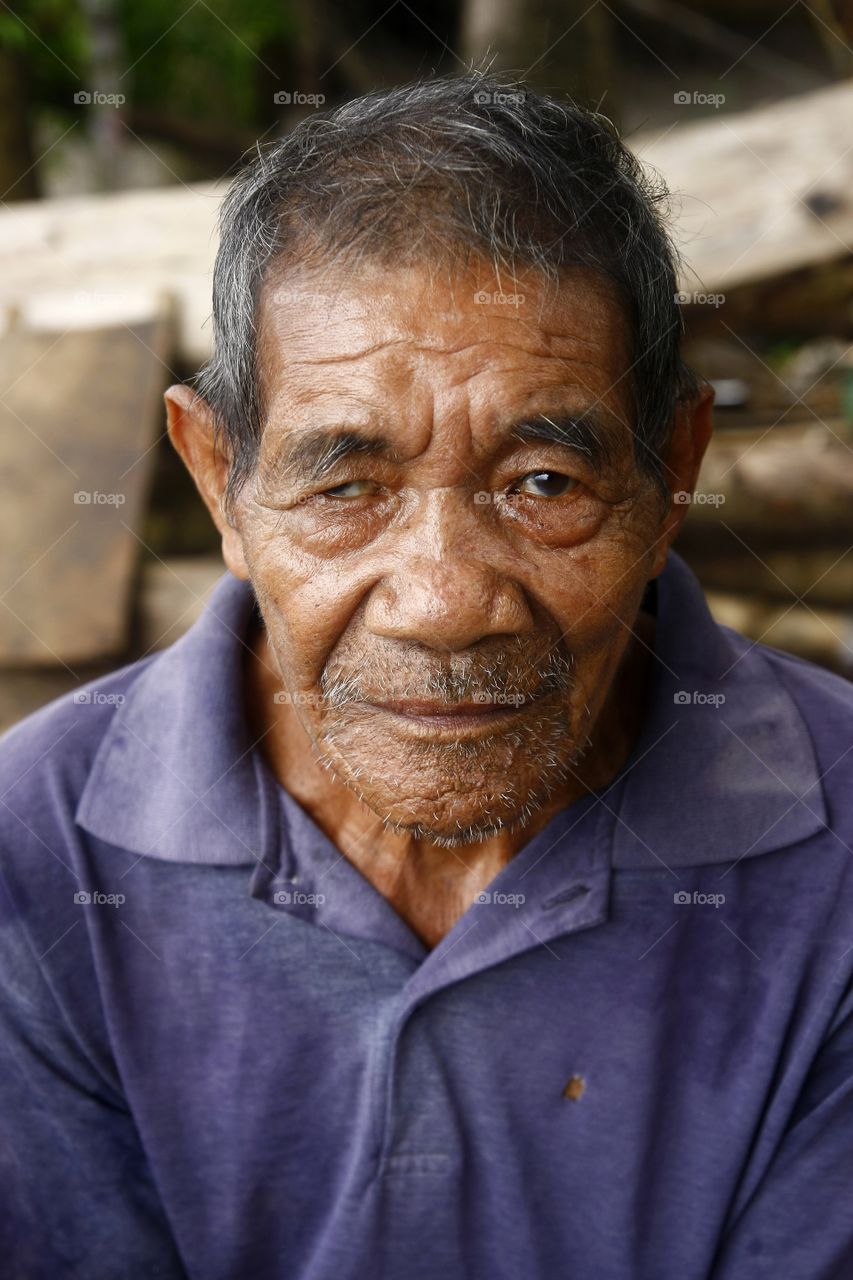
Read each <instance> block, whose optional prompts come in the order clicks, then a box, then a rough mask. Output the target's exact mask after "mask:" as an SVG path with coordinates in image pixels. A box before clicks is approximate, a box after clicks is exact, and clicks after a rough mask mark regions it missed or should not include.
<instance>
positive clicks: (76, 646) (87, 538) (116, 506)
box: [0, 295, 170, 669]
mask: <svg viewBox="0 0 853 1280" xmlns="http://www.w3.org/2000/svg"><path fill="white" fill-rule="evenodd" d="M124 315H125V321H124V323H115V322H113V323H112V325H111V326H110V327H103V328H80V329H67V328H66V329H60V330H59V331H58V332H57V331H55V330H53V329H50V330H47V331H44V330H34V329H24V328H18V329H13V330H11V331H10V332H7V333H6V334H5V335H4V337H3V339H2V341H0V469H2V473H3V475H4V479H5V486H4V487H5V492H4V499H3V503H2V505H0V545H2V546H3V549H4V558H3V576H2V585H0V662H2V663H4V664H6V665H12V666H19V665H25V664H32V665H47V666H53V665H64V666H66V667H67V668H68V669H72V668H73V667H74V666H75V665H76V664H79V663H86V662H90V661H95V660H97V659H99V658H102V657H105V656H108V655H120V654H122V653H124V651H125V649H126V647H127V642H128V620H129V601H130V591H131V585H132V578H133V574H134V570H135V567H136V564H137V562H138V559H139V554H140V551H141V549H142V544H141V542H140V540H139V536H138V535H139V531H140V529H141V525H142V518H143V513H144V508H145V504H146V500H147V490H148V482H149V477H150V475H151V471H152V467H153V462H154V457H155V445H156V442H157V440H158V437H159V436H160V435H161V433H162V430H163V425H164V413H163V404H162V398H161V397H162V391H163V388H164V386H165V385H166V384H167V382H168V379H169V376H170V375H169V370H168V368H167V366H166V364H165V363H164V361H165V360H166V357H167V354H168V348H169V345H170V342H169V332H170V318H169V312H168V308H167V306H166V305H165V303H164V300H163V299H162V298H161V297H159V296H156V295H149V297H148V299H147V302H146V304H145V305H144V306H143V300H142V299H139V298H137V299H136V300H135V302H134V305H133V307H130V306H128V308H126V309H125V312H124Z"/></svg>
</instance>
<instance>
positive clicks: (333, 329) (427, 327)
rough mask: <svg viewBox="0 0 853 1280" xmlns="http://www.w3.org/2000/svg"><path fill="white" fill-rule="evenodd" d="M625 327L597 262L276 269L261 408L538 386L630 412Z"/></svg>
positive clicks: (261, 370) (261, 328)
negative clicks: (539, 269) (554, 267)
mask: <svg viewBox="0 0 853 1280" xmlns="http://www.w3.org/2000/svg"><path fill="white" fill-rule="evenodd" d="M629 352H630V334H629V327H628V324H627V320H626V316H625V313H624V309H623V307H622V306H621V304H620V302H619V300H618V298H617V296H616V293H615V290H614V289H613V288H612V287H610V286H609V285H608V283H607V282H605V281H604V280H603V279H602V278H601V277H599V276H597V275H595V274H593V273H592V272H588V271H584V270H581V269H577V270H575V271H572V272H565V273H564V274H563V276H562V277H561V280H560V281H559V282H557V283H555V282H552V281H549V280H546V279H544V278H543V277H541V276H540V275H538V273H535V272H532V271H531V272H527V273H524V272H521V273H519V274H517V275H515V276H508V275H506V274H502V273H500V272H498V271H497V270H496V269H495V268H494V267H493V266H492V265H491V264H489V263H486V262H484V261H479V260H475V261H474V262H473V263H470V264H469V265H468V266H466V268H465V269H464V270H457V271H454V272H448V271H444V270H435V269H430V268H429V267H428V266H417V267H416V266H406V267H400V268H399V269H396V270H394V269H388V268H387V267H385V266H380V265H378V264H374V263H370V262H365V263H362V264H360V265H359V268H358V270H357V271H353V270H345V269H343V268H340V269H333V268H326V269H324V270H322V271H320V270H316V269H314V270H311V271H307V270H306V271H299V272H294V271H293V270H288V271H287V272H286V273H285V272H276V271H273V272H271V273H270V276H269V277H268V280H267V282H266V284H265V286H264V289H263V292H262V295H261V299H260V302H259V307H258V323H257V359H258V374H259V381H260V385H261V397H262V404H263V405H264V408H265V415H266V416H267V417H268V418H269V417H274V416H278V411H279V410H282V409H284V408H285V407H286V411H287V415H288V416H290V417H293V416H294V415H296V416H301V415H302V414H303V413H304V415H305V417H306V419H307V418H308V417H310V412H311V409H312V406H313V407H316V408H319V406H320V402H325V403H324V405H323V407H324V408H325V409H326V410H328V409H329V407H330V404H329V402H330V401H334V400H335V398H336V397H337V398H340V399H342V400H347V399H350V400H358V401H360V402H364V403H366V404H368V405H370V404H375V405H376V407H377V408H382V409H384V410H387V409H388V408H389V406H391V405H393V403H394V402H395V401H398V400H399V401H410V400H411V398H412V397H413V396H416V395H417V394H419V393H420V394H422V395H428V396H430V397H431V398H432V400H433V401H434V402H439V403H440V402H441V401H442V400H445V399H446V400H447V401H448V402H451V401H454V400H455V401H459V400H460V398H464V397H466V396H468V397H470V398H472V399H473V400H474V401H475V402H476V401H482V400H483V399H484V398H485V399H486V400H488V398H489V397H493V398H494V397H497V398H499V399H501V400H503V399H506V400H507V401H512V400H513V399H514V398H515V399H517V398H524V397H529V396H530V395H531V394H532V393H536V392H537V391H539V392H541V393H542V394H543V395H546V394H547V393H548V392H549V391H550V392H552V393H553V395H554V396H556V397H558V398H559V397H560V396H561V395H563V394H564V393H565V394H568V395H570V396H571V397H574V399H575V400H576V401H577V404H576V407H577V408H578V409H581V408H583V402H584V401H588V402H593V401H594V402H595V403H596V405H597V407H598V408H599V409H600V411H601V412H602V413H604V414H611V415H613V417H614V418H615V419H616V420H617V421H620V422H624V421H627V420H628V419H629V417H630V414H631V386H630V377H629V376H628V374H629V365H630V355H629Z"/></svg>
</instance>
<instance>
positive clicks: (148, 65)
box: [119, 0, 298, 126]
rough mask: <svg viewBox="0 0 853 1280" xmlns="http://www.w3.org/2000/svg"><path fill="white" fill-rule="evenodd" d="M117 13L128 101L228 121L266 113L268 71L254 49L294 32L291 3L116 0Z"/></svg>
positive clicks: (291, 37)
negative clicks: (180, 3) (178, 5)
mask: <svg viewBox="0 0 853 1280" xmlns="http://www.w3.org/2000/svg"><path fill="white" fill-rule="evenodd" d="M119 15H120V22H121V29H122V35H123V38H124V47H125V58H126V61H127V65H128V66H130V67H132V68H133V69H132V71H131V72H130V76H129V77H128V79H129V80H131V81H132V87H131V93H132V98H133V102H134V103H135V105H136V106H138V107H140V108H143V107H144V108H146V109H148V110H152V111H157V112H160V113H163V114H168V115H177V116H184V117H189V118H191V119H195V120H204V121H207V122H211V121H214V122H215V121H218V120H221V121H223V122H226V123H228V124H230V125H232V126H233V125H246V126H251V125H253V124H255V123H256V122H257V120H258V119H259V118H261V119H262V118H263V116H264V114H265V113H266V112H267V111H268V103H269V100H270V98H269V97H267V98H266V99H264V98H262V97H261V94H260V92H259V86H260V85H265V86H266V89H267V90H268V91H269V95H270V96H271V94H272V92H273V89H274V87H275V85H274V82H275V75H274V71H273V69H272V68H269V69H267V68H266V67H265V65H264V62H263V61H262V50H264V49H265V48H266V47H267V46H269V45H270V44H272V43H274V42H282V41H285V42H286V41H293V40H295V37H296V35H297V30H298V28H297V23H296V18H295V13H294V10H293V8H292V6H291V4H290V3H284V4H282V3H270V0H210V3H207V0H199V2H198V3H197V4H195V5H193V6H191V7H187V8H186V9H185V10H184V9H177V10H176V7H175V5H174V3H173V0H146V2H145V3H144V4H140V3H139V2H138V0H122V3H121V4H120V5H119Z"/></svg>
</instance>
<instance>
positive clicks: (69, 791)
mask: <svg viewBox="0 0 853 1280" xmlns="http://www.w3.org/2000/svg"><path fill="white" fill-rule="evenodd" d="M160 657H161V654H159V653H158V654H152V655H149V656H147V657H144V658H140V659H138V660H137V661H135V662H132V663H128V664H127V665H126V666H123V667H120V668H118V669H117V670H116V671H113V672H110V673H109V674H108V675H103V676H98V677H96V678H95V679H92V680H90V681H88V682H87V683H86V684H83V685H80V686H79V688H77V689H74V690H72V691H70V692H69V693H66V694H63V695H62V696H61V697H58V698H54V699H53V700H52V701H50V702H48V703H46V704H45V705H44V706H43V707H40V708H39V709H38V710H37V711H34V712H32V713H31V714H30V715H28V716H26V717H25V718H24V719H23V720H21V721H19V722H18V723H17V724H16V725H14V726H13V727H12V728H10V729H7V730H6V732H5V733H4V734H3V735H2V736H0V796H2V799H3V802H2V804H0V856H2V851H3V848H4V846H8V837H9V836H10V835H11V836H14V838H15V841H16V842H17V841H19V840H20V839H21V838H22V836H24V835H25V833H26V831H29V832H30V835H31V836H33V835H34V836H35V838H38V835H39V827H40V826H45V825H46V826H50V825H52V820H53V821H54V822H55V821H56V820H60V821H61V819H62V815H63V814H66V815H67V814H68V813H69V812H70V813H71V815H72V816H73V812H74V809H75V807H76V802H77V798H78V797H79V795H80V793H81V791H82V790H83V787H84V786H85V784H86V780H87V778H88V776H89V772H90V770H91V767H92V761H93V760H94V757H95V754H96V753H97V750H98V747H99V746H100V744H101V742H102V740H103V738H104V735H105V734H106V733H107V731H108V729H109V727H110V725H111V724H112V721H113V717H114V716H115V714H116V712H117V711H118V709H119V708H120V707H122V706H123V705H124V703H125V701H126V699H127V697H128V694H129V692H130V690H131V688H132V687H133V685H134V684H135V683H136V681H137V680H138V679H139V677H140V676H141V675H142V673H143V672H144V671H145V670H147V669H148V668H149V667H150V666H151V665H152V664H153V663H155V662H157V660H158V659H159V658H160Z"/></svg>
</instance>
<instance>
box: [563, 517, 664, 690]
mask: <svg viewBox="0 0 853 1280" xmlns="http://www.w3.org/2000/svg"><path fill="white" fill-rule="evenodd" d="M653 558H654V552H653V551H652V550H650V549H649V547H648V545H647V544H646V543H635V542H634V540H633V539H632V540H630V541H629V542H627V543H626V542H625V541H623V540H621V539H620V540H619V541H614V542H603V543H602V544H601V545H597V546H593V545H591V544H590V545H588V546H586V547H582V548H577V549H576V550H575V551H574V552H572V553H571V554H570V555H566V556H562V557H560V560H561V564H560V565H559V569H558V572H557V573H556V574H554V575H553V577H552V588H551V591H550V595H549V597H548V598H549V599H550V601H551V611H552V614H553V617H554V618H555V619H556V622H557V625H558V627H559V629H560V632H561V633H562V634H563V636H564V637H565V642H566V646H567V648H568V649H569V651H570V652H571V653H572V654H573V655H574V657H575V661H576V664H577V671H578V675H579V677H580V678H581V680H582V682H583V683H586V678H590V677H591V678H593V679H595V677H596V676H598V675H600V674H601V673H603V672H606V671H608V670H610V669H611V668H613V667H614V666H615V664H616V662H617V661H618V658H619V656H620V655H621V653H622V651H623V649H624V647H625V645H626V644H627V643H628V640H629V639H630V634H631V632H630V629H631V626H632V625H633V622H634V620H635V618H636V616H637V611H638V609H639V607H640V602H641V600H642V598H643V592H644V590H645V587H646V583H647V581H648V578H649V574H650V572H651V566H652V561H653Z"/></svg>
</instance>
